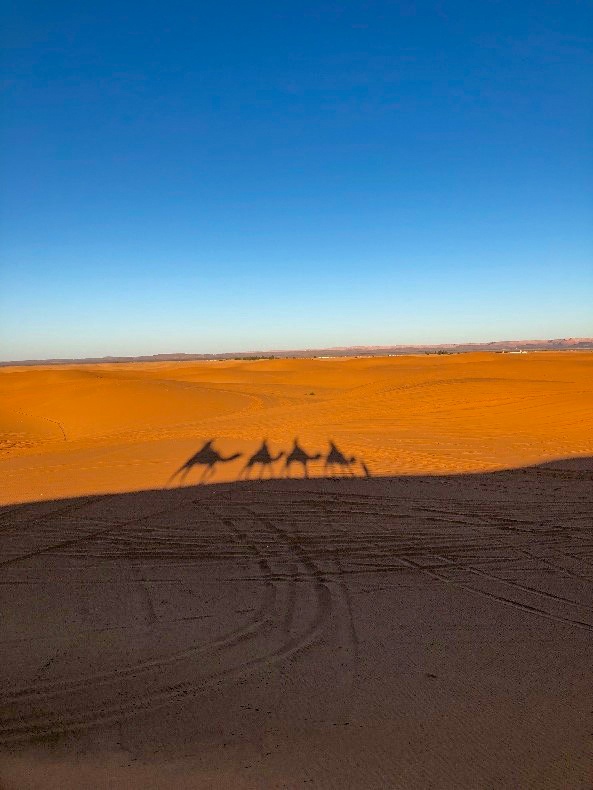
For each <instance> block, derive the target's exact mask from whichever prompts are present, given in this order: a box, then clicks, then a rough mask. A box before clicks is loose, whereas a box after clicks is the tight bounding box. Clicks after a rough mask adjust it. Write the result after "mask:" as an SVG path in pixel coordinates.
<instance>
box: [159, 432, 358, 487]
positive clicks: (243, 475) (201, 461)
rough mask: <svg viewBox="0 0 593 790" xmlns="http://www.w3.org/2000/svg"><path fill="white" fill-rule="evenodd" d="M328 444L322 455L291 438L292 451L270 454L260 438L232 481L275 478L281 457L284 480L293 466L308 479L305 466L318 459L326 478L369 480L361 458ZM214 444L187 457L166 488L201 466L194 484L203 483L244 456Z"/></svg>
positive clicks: (307, 468) (180, 482) (290, 474)
mask: <svg viewBox="0 0 593 790" xmlns="http://www.w3.org/2000/svg"><path fill="white" fill-rule="evenodd" d="M328 441H329V451H328V452H327V453H326V454H325V455H324V454H323V453H319V452H318V453H308V452H307V451H306V450H305V449H304V448H303V447H302V445H301V444H300V443H299V440H298V438H295V439H294V441H293V445H292V448H291V449H290V450H289V451H288V452H287V451H286V450H280V452H278V453H277V455H272V454H271V452H270V448H269V446H268V440H267V439H264V440H263V441H262V443H261V445H260V446H259V447H258V448H257V450H256V451H255V452H254V453H253V455H251V456H250V457H249V458H248V459H247V461H246V463H245V465H244V466H243V468H242V469H241V471H240V472H239V474H238V475H235V477H234V479H235V480H250V479H258V480H263V479H264V478H265V477H266V476H267V478H269V479H272V478H275V477H277V475H276V474H275V471H274V464H275V463H276V461H279V460H280V458H282V457H283V456H286V460H285V462H284V466H283V468H282V471H283V475H282V476H283V477H286V478H291V477H292V467H293V466H294V465H295V464H296V465H297V466H298V465H300V466H302V468H303V478H305V479H309V464H310V463H311V462H312V461H319V460H320V459H323V460H324V465H323V472H324V474H325V476H326V477H334V478H335V477H339V476H342V477H344V476H349V477H371V473H370V471H369V468H368V467H367V465H366V464H365V463H364V461H363V460H362V459H360V458H358V459H357V458H356V456H354V455H352V456H346V455H345V454H344V453H343V452H342V451H341V450H340V449H339V448H338V447H337V445H336V444H335V442H333V441H332V440H331V439H330V440H328ZM214 442H215V440H214V439H209V440H208V441H207V442H205V443H204V445H203V446H202V447H201V448H200V449H199V450H198V452H197V453H195V454H194V455H192V456H191V458H188V459H187V461H186V462H185V463H184V464H182V465H181V466H180V467H179V469H177V470H176V471H175V472H174V473H173V474H172V475H171V477H170V478H169V480H168V481H167V483H166V485H167V486H169V485H170V484H171V483H172V482H173V481H174V480H175V479H177V478H179V485H181V484H182V483H183V482H184V481H185V478H186V477H187V475H188V473H189V472H190V471H191V469H193V467H194V466H203V467H204V470H203V472H202V475H201V476H200V478H199V480H198V483H207V482H208V481H210V480H211V478H212V477H213V476H214V473H215V471H216V467H217V465H218V464H225V463H229V462H230V461H234V460H235V459H236V458H241V457H242V456H243V455H244V453H233V454H232V455H228V456H223V455H221V454H220V453H219V452H218V451H217V450H216V449H215V448H214ZM355 464H360V468H361V470H362V472H361V473H359V474H357V473H356V471H355V470H354V469H353V468H352V467H353V465H355ZM257 467H259V475H257V474H256V475H255V477H254V478H252V470H253V469H256V468H257ZM266 470H267V472H266ZM336 470H337V472H338V473H341V475H340V474H337V473H336ZM317 476H319V475H318V474H316V475H315V477H317Z"/></svg>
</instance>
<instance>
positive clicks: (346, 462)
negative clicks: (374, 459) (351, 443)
mask: <svg viewBox="0 0 593 790" xmlns="http://www.w3.org/2000/svg"><path fill="white" fill-rule="evenodd" d="M355 463H356V456H354V455H351V456H350V457H346V456H345V455H344V453H342V451H341V450H339V449H338V447H337V446H336V445H335V443H334V442H332V441H331V439H330V442H329V452H328V454H327V455H326V456H325V463H324V464H323V471H324V472H325V473H326V474H327V475H328V476H329V477H333V476H334V475H333V474H332V472H333V471H334V469H335V468H336V467H337V468H338V469H339V470H340V471H341V472H342V475H350V477H356V475H355V473H354V471H353V469H352V464H355ZM363 468H364V469H365V472H366V477H369V476H370V473H369V471H368V469H367V467H366V465H364V464H363Z"/></svg>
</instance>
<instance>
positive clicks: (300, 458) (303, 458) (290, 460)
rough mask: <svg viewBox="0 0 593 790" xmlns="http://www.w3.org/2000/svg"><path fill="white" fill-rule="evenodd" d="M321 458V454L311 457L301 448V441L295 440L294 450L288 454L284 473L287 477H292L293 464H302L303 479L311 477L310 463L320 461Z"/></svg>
mask: <svg viewBox="0 0 593 790" xmlns="http://www.w3.org/2000/svg"><path fill="white" fill-rule="evenodd" d="M320 458H321V453H315V455H309V453H308V452H307V451H306V450H304V449H303V448H302V447H301V445H300V444H299V440H298V439H295V440H294V443H293V445H292V450H291V451H290V452H289V453H288V455H287V456H286V460H285V461H284V471H285V475H286V477H290V476H291V474H290V470H291V467H292V464H301V466H302V467H303V477H309V471H308V468H307V465H308V463H309V461H318V460H319V459H320Z"/></svg>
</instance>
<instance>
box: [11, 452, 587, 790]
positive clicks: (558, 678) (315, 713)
mask: <svg viewBox="0 0 593 790" xmlns="http://www.w3.org/2000/svg"><path fill="white" fill-rule="evenodd" d="M592 491H593V462H592V460H591V459H572V460H566V461H558V462H554V463H550V464H545V465H540V466H536V467H532V468H523V469H516V470H511V471H502V472H494V473H482V474H475V475H459V476H454V475H451V476H434V477H431V476H424V477H422V476H408V477H391V478H373V479H349V480H345V479H344V480H340V481H337V480H324V479H316V480H310V481H306V480H294V481H270V482H268V481H265V482H253V483H229V484H224V483H221V484H216V485H212V486H199V487H196V486H188V487H184V488H176V489H169V490H156V491H144V492H136V493H130V494H117V495H113V496H88V497H82V498H76V499H66V500H61V501H58V500H56V501H48V502H43V503H37V504H35V503H30V504H23V505H19V506H14V507H10V506H7V507H5V508H3V509H2V511H1V512H0V530H1V531H0V536H1V546H2V566H1V576H0V580H1V582H2V584H1V585H0V587H1V595H2V612H3V617H4V619H3V628H2V645H1V648H2V655H3V659H2V662H1V669H0V671H1V673H2V689H3V692H4V698H3V700H2V718H1V721H0V742H1V744H2V749H3V752H2V755H3V756H2V760H1V765H2V769H1V773H0V775H1V776H2V787H3V788H5V789H6V790H13V788H14V789H15V790H17V789H18V790H27V789H28V788H36V789H37V788H39V789H40V790H41V788H51V789H52V790H53V788H56V790H57V788H64V789H66V788H73V789H74V788H82V787H84V788H87V787H89V788H169V787H171V788H173V787H175V788H182V789H184V788H202V787H204V788H210V787H220V788H223V787H225V788H226V787H233V788H280V787H288V788H292V787H301V786H306V785H307V784H310V785H311V786H314V787H323V788H343V787H356V788H384V787H390V788H402V789H405V790H413V789H415V788H418V789H420V788H509V789H510V788H534V789H535V788H538V789H539V788H558V790H560V788H583V790H584V789H585V788H591V780H592V778H593V777H592V773H591V733H592V731H593V730H592V716H591V709H592V693H591V688H592V681H593V606H592V605H593V533H592V524H591V512H592V504H593V496H592Z"/></svg>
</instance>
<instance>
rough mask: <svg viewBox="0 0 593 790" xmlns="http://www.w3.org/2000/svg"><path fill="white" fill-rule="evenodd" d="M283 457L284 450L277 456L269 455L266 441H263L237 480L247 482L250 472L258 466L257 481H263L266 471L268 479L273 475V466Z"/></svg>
mask: <svg viewBox="0 0 593 790" xmlns="http://www.w3.org/2000/svg"><path fill="white" fill-rule="evenodd" d="M283 455H285V452H284V450H281V451H280V452H279V453H278V455H274V456H273V455H271V454H270V449H269V447H268V440H267V439H264V441H263V442H262V443H261V445H260V446H259V447H258V449H257V450H256V451H255V452H254V453H253V455H252V456H251V458H249V459H248V460H247V463H246V464H245V466H244V467H243V469H242V470H241V474H240V475H239V479H245V480H249V479H250V475H251V470H252V469H254V468H255V467H256V466H260V467H261V468H260V473H259V479H260V480H263V477H264V471H265V470H266V469H269V470H270V477H272V476H273V474H274V468H273V464H274V463H275V462H276V461H278V460H279V459H280V458H282V456H283Z"/></svg>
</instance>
